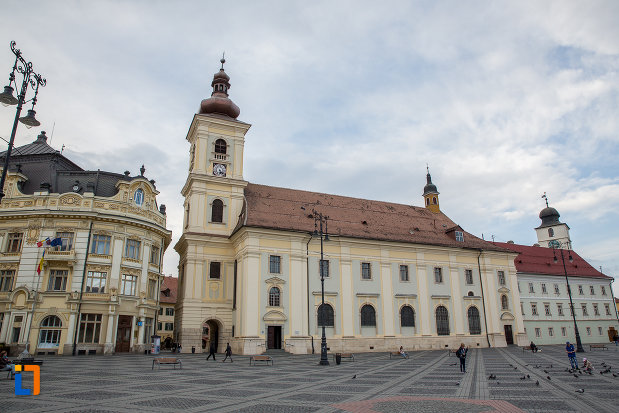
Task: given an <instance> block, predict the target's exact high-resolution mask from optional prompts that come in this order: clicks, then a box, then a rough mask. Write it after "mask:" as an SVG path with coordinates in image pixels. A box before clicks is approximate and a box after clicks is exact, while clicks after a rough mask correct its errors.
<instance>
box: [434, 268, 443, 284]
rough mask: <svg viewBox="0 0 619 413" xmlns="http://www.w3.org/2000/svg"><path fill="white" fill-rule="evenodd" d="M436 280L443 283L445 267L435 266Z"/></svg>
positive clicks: (437, 282)
mask: <svg viewBox="0 0 619 413" xmlns="http://www.w3.org/2000/svg"><path fill="white" fill-rule="evenodd" d="M434 282H435V283H436V284H442V283H443V269H442V268H440V267H434Z"/></svg>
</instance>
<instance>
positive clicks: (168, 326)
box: [165, 323, 174, 331]
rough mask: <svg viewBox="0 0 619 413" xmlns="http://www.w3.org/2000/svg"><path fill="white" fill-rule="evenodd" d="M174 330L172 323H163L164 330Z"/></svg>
mask: <svg viewBox="0 0 619 413" xmlns="http://www.w3.org/2000/svg"><path fill="white" fill-rule="evenodd" d="M172 330H174V323H165V331H172Z"/></svg>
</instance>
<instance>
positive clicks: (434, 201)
mask: <svg viewBox="0 0 619 413" xmlns="http://www.w3.org/2000/svg"><path fill="white" fill-rule="evenodd" d="M432 203H433V204H434V205H436V197H435V196H433V197H432Z"/></svg>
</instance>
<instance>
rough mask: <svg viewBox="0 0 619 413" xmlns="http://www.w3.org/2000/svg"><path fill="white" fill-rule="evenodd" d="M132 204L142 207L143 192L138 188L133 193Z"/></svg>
mask: <svg viewBox="0 0 619 413" xmlns="http://www.w3.org/2000/svg"><path fill="white" fill-rule="evenodd" d="M133 202H135V204H136V205H137V206H142V204H143V203H144V191H142V190H141V189H139V188H138V189H137V190H136V191H135V192H134V193H133Z"/></svg>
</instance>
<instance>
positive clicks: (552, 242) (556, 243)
mask: <svg viewBox="0 0 619 413" xmlns="http://www.w3.org/2000/svg"><path fill="white" fill-rule="evenodd" d="M548 246H549V247H550V248H561V243H560V242H559V241H557V240H556V239H553V240H550V241H548Z"/></svg>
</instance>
